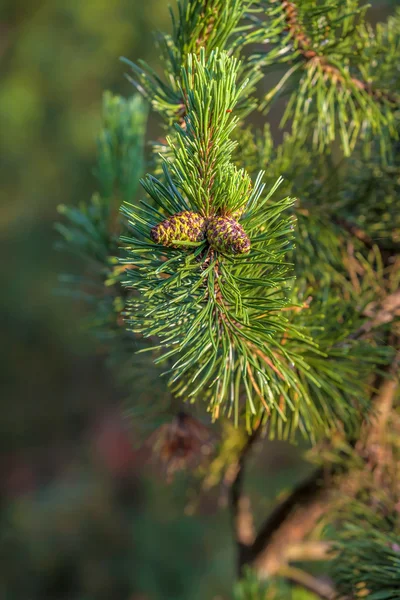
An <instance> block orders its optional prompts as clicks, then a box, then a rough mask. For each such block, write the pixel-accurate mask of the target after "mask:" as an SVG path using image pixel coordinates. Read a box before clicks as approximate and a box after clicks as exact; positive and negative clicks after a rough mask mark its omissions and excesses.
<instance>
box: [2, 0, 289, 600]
mask: <svg viewBox="0 0 400 600" xmlns="http://www.w3.org/2000/svg"><path fill="white" fill-rule="evenodd" d="M169 26H170V24H169V18H168V6H167V2H166V1H165V0H146V1H145V2H143V1H140V2H139V0H112V1H110V0H96V1H87V0H86V1H85V0H68V1H67V0H31V1H30V2H27V1H23V0H3V2H2V3H1V7H0V64H1V87H0V152H1V161H0V169H1V179H0V181H1V186H0V195H1V203H0V241H1V260H0V265H1V267H0V268H1V281H2V284H3V285H2V293H1V295H0V320H1V347H0V353H1V362H0V365H1V368H0V378H1V387H0V390H1V391H0V399H1V410H0V435H1V437H0V444H1V453H0V469H1V477H0V510H1V514H0V597H1V598H5V599H6V600H28V599H29V600H46V599H49V600H58V599H64V598H65V599H68V600H89V599H90V600H91V599H94V600H97V599H98V600H103V599H104V600H108V599H109V600H111V599H112V600H158V599H164V600H167V599H171V600H197V599H198V600H200V599H202V600H208V599H212V598H214V599H215V600H216V599H217V598H219V599H222V598H230V597H231V596H230V588H231V580H232V577H233V569H234V556H233V548H232V545H231V540H230V532H229V521H228V515H227V514H226V513H227V511H226V510H224V509H223V508H218V506H217V502H216V499H215V498H213V497H209V498H207V499H205V500H203V502H202V503H201V505H200V510H199V512H198V514H197V515H196V516H190V515H188V514H185V506H186V505H187V501H188V498H190V494H191V493H192V494H194V493H195V491H194V490H191V489H190V487H189V490H188V489H187V481H186V480H185V477H184V476H183V477H181V478H178V481H177V482H176V483H174V485H170V486H167V485H166V484H165V482H164V481H163V480H162V479H161V478H160V477H158V476H157V475H156V474H154V473H153V474H152V473H150V475H149V474H145V473H144V471H146V472H148V470H149V469H148V467H147V463H146V462H145V458H146V457H145V456H144V453H143V451H139V450H137V444H135V433H134V430H133V426H132V424H131V423H129V422H128V421H127V420H126V419H124V418H123V416H122V415H121V412H122V411H121V407H120V400H121V395H120V391H119V390H118V389H116V387H115V385H114V383H113V381H112V378H111V377H110V374H109V373H108V371H107V369H106V368H105V366H104V361H103V357H102V356H100V355H98V354H97V353H96V348H95V346H94V343H93V342H92V341H91V339H90V338H89V337H88V336H87V335H86V334H85V333H84V332H83V331H82V330H81V328H80V315H81V313H82V307H81V306H79V305H78V304H76V303H73V302H72V301H71V300H68V299H65V298H63V297H60V296H58V295H56V294H55V293H54V290H55V289H56V287H57V274H58V273H60V272H63V271H68V270H70V269H71V267H72V268H74V266H75V267H76V264H75V265H73V264H72V259H71V257H68V256H65V255H63V254H60V253H57V252H55V251H54V242H55V240H56V237H57V234H56V232H55V231H54V229H53V223H54V221H55V220H56V219H57V212H56V207H57V205H58V204H60V203H67V204H70V203H76V202H78V201H81V200H85V199H87V198H89V197H90V195H91V193H92V192H93V190H94V189H95V180H94V177H93V175H92V170H93V166H94V160H95V151H96V136H97V134H98V131H99V126H100V117H101V100H102V92H103V90H104V89H110V90H112V91H113V92H115V93H121V94H122V95H123V96H129V95H130V94H131V93H132V92H133V89H132V86H131V84H130V83H129V82H128V81H127V80H126V79H125V78H124V71H125V68H124V65H123V64H122V63H121V62H119V61H118V57H119V56H121V55H124V56H127V57H129V58H130V59H132V60H137V59H138V58H139V57H141V58H144V59H145V60H147V61H148V62H149V63H151V64H152V65H157V64H158V57H157V50H156V48H155V45H154V38H153V36H152V31H154V30H156V29H164V30H165V29H166V28H169ZM156 135H157V123H156V122H155V121H154V119H153V120H151V121H150V124H149V134H148V138H149V139H151V138H154V137H155V136H156ZM294 452H296V451H294ZM292 457H293V450H289V449H288V448H287V447H286V446H283V445H274V449H273V451H271V452H267V453H266V454H264V455H263V457H261V459H260V464H262V469H260V468H258V469H257V468H254V469H253V475H252V478H251V482H250V485H251V486H252V488H253V490H252V491H253V493H254V494H255V495H256V498H258V501H259V502H258V503H259V509H260V510H261V511H262V509H266V508H267V506H268V503H269V499H270V498H271V497H272V494H273V492H274V490H275V489H276V488H277V487H279V485H280V484H281V483H282V482H286V481H289V480H291V476H292V474H293V460H292ZM274 465H275V466H274ZM276 465H279V472H278V471H277V468H276ZM271 482H273V485H272V484H271Z"/></svg>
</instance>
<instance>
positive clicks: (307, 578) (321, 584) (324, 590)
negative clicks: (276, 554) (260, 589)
mask: <svg viewBox="0 0 400 600" xmlns="http://www.w3.org/2000/svg"><path fill="white" fill-rule="evenodd" d="M277 574H278V575H279V576H280V577H284V578H285V579H287V580H288V581H291V582H292V583H296V584H298V585H301V587H303V588H305V589H306V590H308V591H309V592H312V593H313V594H315V595H316V596H318V597H319V598H323V600H333V599H334V598H335V597H336V594H335V590H334V588H333V587H332V586H331V585H330V584H329V583H327V582H325V581H321V580H320V579H317V577H314V576H313V575H310V574H309V573H306V572H305V571H303V570H302V569H297V568H296V567H292V566H289V565H284V566H282V567H281V568H280V569H279V571H278V573H277Z"/></svg>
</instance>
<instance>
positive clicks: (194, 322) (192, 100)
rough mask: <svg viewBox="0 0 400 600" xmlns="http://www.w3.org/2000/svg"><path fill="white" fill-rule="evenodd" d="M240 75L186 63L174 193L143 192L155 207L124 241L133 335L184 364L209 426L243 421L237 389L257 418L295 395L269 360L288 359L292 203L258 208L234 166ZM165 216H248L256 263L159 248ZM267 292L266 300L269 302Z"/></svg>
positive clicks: (180, 384) (222, 59)
mask: <svg viewBox="0 0 400 600" xmlns="http://www.w3.org/2000/svg"><path fill="white" fill-rule="evenodd" d="M192 61H193V62H192ZM192 65H193V66H192ZM237 71H238V63H237V61H236V60H234V59H231V58H228V57H227V56H226V55H225V54H218V53H211V55H210V57H209V59H208V60H207V62H206V59H205V57H204V55H202V56H201V58H200V59H197V58H196V57H194V58H193V59H191V58H189V61H188V71H187V72H186V71H185V72H184V73H183V77H182V79H183V81H184V82H185V87H184V88H183V92H184V93H183V95H184V97H185V98H187V101H186V109H187V117H186V119H185V122H186V127H185V128H178V130H177V132H178V141H177V142H176V144H175V145H174V144H173V142H172V141H171V140H169V143H170V145H171V147H172V151H173V153H174V158H175V160H174V162H170V161H168V162H165V166H164V176H165V179H166V182H167V185H164V184H163V183H162V182H161V181H159V180H157V179H155V178H154V177H153V176H148V178H147V179H146V180H145V181H144V182H143V184H144V187H145V189H146V191H147V192H148V193H149V194H150V196H151V197H152V199H153V201H154V202H155V203H156V206H157V207H158V208H157V209H155V208H152V207H150V206H149V205H147V204H143V205H142V207H140V206H138V207H136V206H127V205H125V207H124V212H125V214H126V215H127V217H128V220H129V224H130V227H131V229H132V230H133V231H134V233H135V237H128V238H127V237H124V238H123V240H124V242H125V243H126V244H127V245H128V247H127V251H128V256H127V258H126V259H125V260H124V262H125V263H126V264H134V265H135V269H133V270H132V269H131V270H129V271H128V272H127V275H128V278H127V280H126V283H125V284H126V285H127V286H128V287H129V288H133V289H135V290H138V291H139V292H140V294H141V297H140V298H139V299H138V300H136V299H135V300H132V301H131V302H130V303H129V312H128V314H129V316H130V320H129V323H130V326H131V327H132V329H133V330H134V331H136V332H140V333H143V334H144V335H145V336H147V337H150V336H154V335H157V336H158V337H159V338H160V341H161V346H160V347H161V348H164V349H165V350H166V352H165V351H164V354H163V355H162V356H161V358H160V360H165V359H166V358H170V357H174V356H177V359H175V360H176V362H175V363H174V365H173V367H172V369H171V382H172V384H174V387H173V389H174V390H175V392H177V393H178V394H179V395H184V396H185V397H193V398H195V397H196V396H198V395H201V397H202V398H206V399H208V402H209V406H210V410H212V412H213V414H214V416H217V415H218V413H219V410H220V408H221V407H222V409H223V410H224V411H225V410H227V411H228V413H230V412H231V411H232V410H233V411H234V415H235V420H236V421H237V420H238V418H239V411H240V396H241V394H242V393H243V391H242V390H244V391H245V394H246V403H247V411H246V415H247V419H250V417H251V415H253V416H256V415H260V414H261V415H262V414H263V413H264V411H265V410H267V411H268V412H269V411H270V409H271V408H272V407H276V406H277V405H276V400H275V398H276V397H277V394H278V393H279V395H280V394H282V393H285V394H286V389H285V388H283V385H285V386H286V384H287V382H289V383H292V384H293V386H294V387H296V380H295V377H294V376H293V374H292V371H291V369H290V367H289V366H285V364H284V363H283V361H279V359H277V357H276V355H275V352H274V350H276V352H278V350H281V351H282V352H283V353H284V355H285V357H289V358H290V349H289V350H286V349H284V348H283V347H282V345H281V344H280V343H279V340H277V339H276V338H277V335H276V334H277V332H283V331H284V329H285V324H286V319H284V317H283V316H280V315H279V313H278V314H277V310H278V309H279V307H283V306H284V305H285V300H284V298H283V297H282V292H280V291H279V288H281V289H282V283H281V282H282V281H283V282H285V273H287V268H288V267H287V265H286V263H285V261H284V259H283V253H284V252H286V250H287V240H286V239H285V238H286V237H287V235H288V233H290V229H291V227H292V225H291V220H290V219H288V218H286V219H284V218H283V219H282V218H280V213H281V212H282V210H283V209H284V208H285V207H288V206H290V203H291V202H290V200H289V199H286V200H284V201H281V202H280V203H276V204H272V203H269V202H268V201H269V198H270V197H271V196H272V194H273V193H274V191H275V190H276V188H277V185H278V184H279V182H278V184H276V185H275V186H274V187H273V188H272V189H271V190H270V192H269V194H268V195H267V196H266V197H265V198H264V199H263V200H260V195H261V193H262V189H263V188H261V187H260V178H258V181H257V182H256V185H255V186H254V189H253V190H250V189H249V186H248V183H247V181H246V177H247V175H246V174H245V173H244V172H243V171H240V170H237V169H236V168H235V167H234V166H233V165H232V163H231V162H230V161H231V154H232V151H233V149H234V146H235V144H234V142H232V140H231V139H230V137H229V136H230V133H231V131H232V130H233V128H234V127H235V124H236V122H237V118H235V117H232V115H231V112H230V111H231V110H234V107H235V103H236V101H237V98H238V95H239V90H238V89H237V87H236V83H235V80H236V76H237ZM193 73H195V74H193ZM239 89H240V88H239ZM243 181H245V182H246V184H245V185H243ZM246 192H247V193H246ZM159 209H161V210H162V211H163V213H164V214H165V213H166V214H174V213H179V212H180V211H182V210H197V211H199V212H200V213H201V214H202V215H203V216H204V217H205V218H210V217H212V215H213V214H215V213H217V214H218V213H221V214H232V213H233V212H235V211H240V210H241V209H243V210H244V214H243V216H242V218H241V221H242V222H243V225H244V227H245V229H246V230H247V232H248V234H249V236H250V240H251V244H252V251H251V254H250V259H251V260H250V263H249V262H248V260H247V259H246V261H244V260H243V259H242V258H241V257H240V255H236V256H228V255H226V256H225V255H224V254H222V253H220V252H214V251H212V249H210V248H207V244H206V241H204V242H202V243H200V242H199V243H195V244H194V248H193V250H192V251H191V252H184V251H183V250H175V249H172V248H167V247H163V246H155V245H154V244H153V243H152V242H151V239H150V232H151V229H152V228H153V227H154V225H155V224H156V222H157V219H158V220H161V215H162V213H160V212H159ZM268 288H270V293H269V294H268V300H267V301H266V300H262V298H263V297H264V298H265V291H266V289H268ZM257 295H258V299H257ZM289 329H290V330H291V331H293V335H296V336H297V338H298V339H299V343H301V340H304V343H307V340H306V338H305V336H304V335H302V334H301V333H300V332H299V333H297V332H296V333H295V330H294V329H293V328H291V327H290V326H289ZM281 369H285V372H284V374H282V372H281ZM183 376H185V377H183ZM282 382H283V383H282ZM281 390H282V391H281ZM254 396H256V398H257V396H258V397H259V399H258V400H255V398H254ZM290 405H291V407H292V408H293V410H294V407H293V405H292V404H291V403H290ZM277 410H278V411H280V408H279V406H278V408H277Z"/></svg>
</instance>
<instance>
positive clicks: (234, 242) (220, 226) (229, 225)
mask: <svg viewBox="0 0 400 600" xmlns="http://www.w3.org/2000/svg"><path fill="white" fill-rule="evenodd" d="M207 240H208V243H209V244H210V246H211V247H212V248H214V249H215V250H218V251H220V252H223V253H225V254H247V253H248V252H250V238H249V236H248V235H247V234H246V232H245V230H244V229H243V227H242V226H241V225H240V224H239V223H238V222H237V221H236V220H235V219H234V218H233V217H214V218H212V219H210V221H209V222H208V227H207Z"/></svg>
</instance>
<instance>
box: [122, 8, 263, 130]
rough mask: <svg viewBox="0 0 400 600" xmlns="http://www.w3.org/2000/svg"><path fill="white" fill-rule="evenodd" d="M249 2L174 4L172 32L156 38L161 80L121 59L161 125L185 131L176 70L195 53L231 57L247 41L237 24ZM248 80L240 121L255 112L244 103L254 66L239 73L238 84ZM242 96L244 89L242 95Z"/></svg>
mask: <svg viewBox="0 0 400 600" xmlns="http://www.w3.org/2000/svg"><path fill="white" fill-rule="evenodd" d="M250 5H251V0H232V1H230V2H226V1H225V0H206V1H204V0H178V3H177V11H176V12H177V14H175V13H174V12H173V11H172V10H170V13H171V21H172V33H171V34H162V33H159V35H158V44H159V47H160V51H161V60H162V63H163V69H164V73H165V79H162V78H161V77H159V76H158V74H157V73H156V72H155V71H154V70H153V69H151V67H150V66H149V65H147V64H146V63H145V62H144V61H139V62H138V64H136V63H134V62H132V61H130V60H128V59H126V58H122V61H123V62H124V63H126V64H127V65H129V66H130V68H131V69H132V72H133V76H132V77H130V76H127V78H128V80H129V81H130V82H131V83H132V84H133V85H134V86H135V87H136V89H137V90H138V91H139V92H140V93H141V94H142V95H143V96H144V97H145V98H147V99H148V101H149V102H150V104H151V105H152V107H153V109H154V110H155V111H156V112H157V113H158V114H160V115H161V116H162V117H163V118H164V120H165V122H166V124H167V125H168V126H169V127H171V126H172V125H173V124H174V123H178V124H179V125H180V126H184V123H185V116H186V106H185V99H184V98H183V97H182V91H181V87H182V82H181V79H180V78H181V70H182V67H187V59H188V57H189V56H191V55H193V54H194V55H196V56H197V57H198V56H199V55H200V51H203V52H205V55H206V56H209V55H210V54H211V53H212V52H214V51H215V50H218V51H223V50H227V51H228V52H229V53H232V51H233V48H234V49H235V51H236V52H235V54H236V55H237V54H238V52H237V51H238V49H240V47H241V46H243V44H244V43H245V41H246V37H245V36H244V32H245V31H246V29H247V27H246V26H245V25H243V24H242V23H241V21H242V19H243V17H244V15H245V13H246V12H247V11H249V10H253V9H251V8H250ZM246 78H248V79H249V85H248V86H247V87H246V93H245V95H244V96H243V98H241V102H240V103H239V105H238V107H237V111H238V112H240V114H241V116H242V117H244V116H246V115H247V114H249V112H251V111H252V110H253V109H254V108H255V103H254V101H253V100H251V99H250V98H249V96H250V93H252V91H253V90H254V86H255V84H256V83H257V81H258V80H259V79H260V78H261V73H260V72H259V69H258V68H257V67H252V68H248V69H246V70H245V72H243V73H241V79H242V80H244V79H246ZM242 91H244V89H243V90H242Z"/></svg>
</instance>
